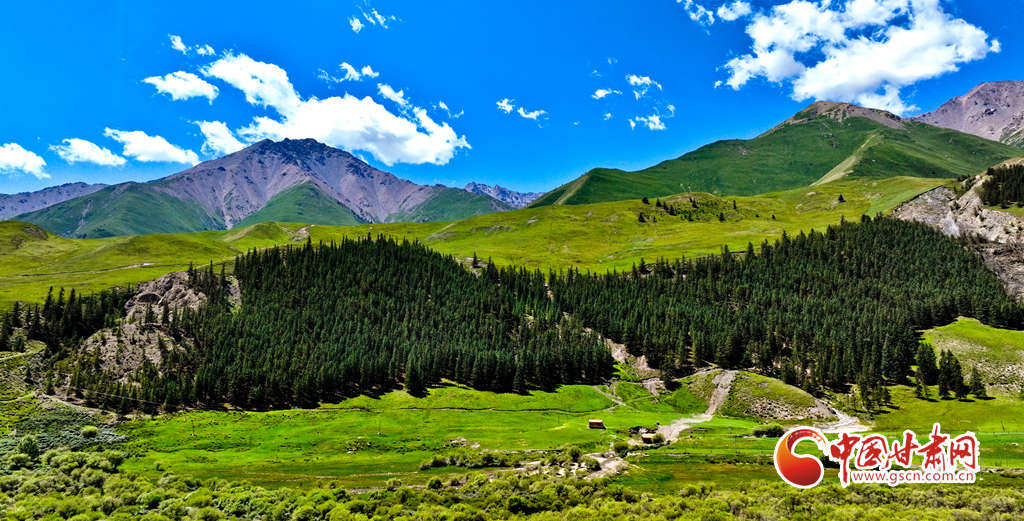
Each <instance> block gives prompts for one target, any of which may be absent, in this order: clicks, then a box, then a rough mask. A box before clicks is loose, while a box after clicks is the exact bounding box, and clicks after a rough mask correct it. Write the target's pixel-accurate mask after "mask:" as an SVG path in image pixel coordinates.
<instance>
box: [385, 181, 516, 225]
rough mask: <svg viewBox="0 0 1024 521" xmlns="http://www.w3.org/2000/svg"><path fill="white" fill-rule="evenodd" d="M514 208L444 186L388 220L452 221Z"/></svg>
mask: <svg viewBox="0 0 1024 521" xmlns="http://www.w3.org/2000/svg"><path fill="white" fill-rule="evenodd" d="M514 209H515V208H513V207H512V206H509V205H507V204H505V203H503V202H501V201H499V200H497V199H495V198H493V197H491V196H488V195H477V194H472V193H469V192H467V191H465V190H460V189H458V188H442V189H441V190H439V191H437V192H435V193H434V195H433V196H432V197H431V198H430V199H427V200H426V201H424V202H423V203H420V204H419V205H418V206H416V207H414V208H413V209H411V210H409V211H408V212H398V213H395V214H391V215H390V216H388V222H412V223H426V222H450V221H458V220H459V219H465V218H467V217H475V216H477V215H486V214H489V213H494V212H507V211H509V210H514Z"/></svg>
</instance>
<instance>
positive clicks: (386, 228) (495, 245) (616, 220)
mask: <svg viewBox="0 0 1024 521" xmlns="http://www.w3.org/2000/svg"><path fill="white" fill-rule="evenodd" d="M940 183H941V181H940V180H934V179H912V178H893V179H880V180H877V181H875V180H856V179H842V180H839V181H837V182H833V183H828V184H827V185H823V186H820V187H814V188H813V189H811V188H804V189H799V190H790V191H788V192H779V193H774V194H766V195H761V196H756V197H736V198H730V199H719V198H715V197H713V196H710V195H707V194H695V195H693V197H694V199H695V200H696V201H698V202H699V204H700V205H702V206H703V207H704V208H705V210H706V211H702V213H701V214H700V215H699V216H698V218H697V219H695V220H694V221H693V222H690V221H687V220H685V219H683V218H681V217H678V216H677V217H671V216H668V215H667V214H666V213H665V212H664V211H663V210H660V209H658V208H655V206H654V201H651V204H650V205H644V204H642V203H641V202H640V201H621V202H614V203H603V204H595V205H584V206H547V207H543V208H527V209H523V210H516V211H509V212H500V213H495V214H490V215H482V216H478V217H472V218H468V219H464V220H462V221H458V222H454V223H391V224H366V225H361V226H351V227H335V226H309V225H303V224H280V223H261V224H257V225H253V226H250V227H246V228H239V229H235V230H228V231H212V232H200V233H189V234H168V235H164V234H154V235H145V236H131V237H110V238H104V239H86V240H72V239H65V238H62V237H59V236H55V235H53V234H51V233H47V232H45V231H43V230H42V229H40V228H38V227H36V226H31V225H27V224H26V223H18V222H13V221H2V222H0V257H2V262H0V306H4V307H6V306H8V305H10V302H12V301H13V300H21V301H34V302H38V301H40V300H41V299H42V298H44V297H45V296H46V290H47V288H49V287H50V286H53V285H58V286H60V285H63V286H66V287H76V288H79V290H85V291H99V290H101V289H106V288H108V287H110V286H113V285H126V284H128V283H137V282H140V281H146V280H152V279H154V278H156V277H159V276H160V275H163V274H165V273H168V272H171V271H178V270H182V269H185V268H186V267H188V264H189V262H194V263H196V264H206V263H208V262H210V261H213V262H222V261H226V260H230V259H232V258H234V256H235V255H236V254H237V253H239V252H243V251H246V250H248V249H250V248H265V247H269V246H273V245H277V244H289V243H293V244H294V243H297V242H302V241H305V240H306V238H307V237H309V238H311V239H312V240H313V241H320V240H323V241H330V240H332V239H340V238H341V237H344V236H349V237H355V236H365V235H366V234H368V233H369V234H374V235H376V234H385V235H391V236H394V237H396V238H408V239H410V240H423V241H425V242H426V243H427V244H429V245H430V246H431V247H432V248H434V249H437V250H438V251H441V252H442V253H451V254H454V255H456V256H458V257H460V258H468V257H472V255H473V253H474V252H475V253H477V255H478V256H480V257H481V258H483V259H485V260H486V259H487V258H488V257H491V258H493V260H494V261H495V262H498V263H500V264H503V265H507V264H516V265H522V266H527V267H531V268H540V269H542V270H547V269H555V270H557V269H565V268H568V267H570V266H576V267H579V268H581V269H590V270H596V271H605V270H611V269H619V270H622V269H628V268H630V267H631V266H632V265H633V263H636V262H639V260H640V259H641V258H646V259H647V260H652V259H656V258H658V257H666V258H677V257H680V256H687V257H693V256H703V255H707V254H710V253H718V252H719V251H720V249H721V247H722V245H728V246H729V247H730V248H731V249H733V250H737V249H742V248H744V247H746V245H747V243H748V242H753V243H759V242H761V241H763V240H765V239H774V238H777V237H779V236H780V235H781V234H782V232H783V231H786V232H788V233H791V234H796V233H799V231H800V230H809V229H811V228H815V229H823V228H825V227H826V226H828V225H829V224H833V223H838V222H839V221H840V219H842V218H846V219H856V218H858V217H859V216H860V215H862V214H865V213H868V214H872V215H874V214H875V213H877V212H883V211H887V210H890V209H892V208H893V207H894V206H895V205H896V204H898V203H900V202H901V201H904V200H906V199H909V198H911V197H913V196H915V195H917V194H919V193H921V192H924V191H927V190H929V189H931V188H933V187H935V186H937V185H938V184H940ZM839 195H843V197H844V199H845V200H846V202H845V203H839V202H838V197H839ZM690 197H691V196H690V195H679V196H674V197H669V198H666V199H665V200H666V201H668V202H669V203H671V204H674V205H676V206H679V207H683V206H686V205H689V204H690V203H689V198H690ZM734 200H735V201H736V208H737V209H736V210H733V209H732V201H734ZM714 208H720V209H721V212H719V211H717V210H714ZM640 213H644V214H646V215H647V216H649V217H651V218H650V219H648V220H647V221H648V222H644V223H641V222H639V220H638V215H639V214H640ZM718 213H723V214H724V216H725V218H726V220H725V221H724V222H720V221H719V220H718ZM773 215H774V216H775V218H774V219H773V218H772V216H773Z"/></svg>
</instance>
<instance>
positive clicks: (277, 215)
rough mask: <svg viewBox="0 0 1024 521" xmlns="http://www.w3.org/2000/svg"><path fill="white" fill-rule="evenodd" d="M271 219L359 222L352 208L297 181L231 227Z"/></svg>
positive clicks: (327, 223) (243, 226)
mask: <svg viewBox="0 0 1024 521" xmlns="http://www.w3.org/2000/svg"><path fill="white" fill-rule="evenodd" d="M275 221H276V222H280V221H299V222H303V223H308V224H326V225H334V226H356V225H359V224H363V221H362V220H360V219H359V217H356V214H354V213H352V210H349V209H348V208H346V207H345V206H343V205H342V204H341V203H339V202H337V201H335V200H334V199H331V198H330V197H328V196H327V195H326V194H324V193H323V192H322V191H321V190H320V189H319V188H317V187H316V186H314V185H313V184H312V183H299V184H297V185H295V186H293V187H291V188H288V189H287V190H285V191H283V192H281V193H279V194H277V195H275V196H274V197H272V198H271V199H270V200H269V201H267V204H266V205H265V206H264V207H263V208H260V209H259V210H257V211H256V213H254V214H252V215H250V216H248V217H246V218H245V219H242V220H241V221H239V222H238V223H237V224H236V225H235V226H234V228H245V227H246V226H251V225H253V224H258V223H262V222H275Z"/></svg>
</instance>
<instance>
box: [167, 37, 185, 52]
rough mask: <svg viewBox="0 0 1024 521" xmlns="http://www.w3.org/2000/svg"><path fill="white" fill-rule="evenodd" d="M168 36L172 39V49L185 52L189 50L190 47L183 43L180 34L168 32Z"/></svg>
mask: <svg viewBox="0 0 1024 521" xmlns="http://www.w3.org/2000/svg"><path fill="white" fill-rule="evenodd" d="M167 37H168V38H170V39H171V49H174V50H175V51H181V52H183V53H187V52H188V47H187V46H186V45H185V44H184V43H182V41H181V37H180V36H175V35H173V34H168V35H167Z"/></svg>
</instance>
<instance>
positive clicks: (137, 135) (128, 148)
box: [103, 128, 199, 165]
mask: <svg viewBox="0 0 1024 521" xmlns="http://www.w3.org/2000/svg"><path fill="white" fill-rule="evenodd" d="M103 135H104V136H107V137H109V138H113V139H114V140H116V141H118V142H120V143H121V144H122V145H124V152H123V155H125V156H128V157H133V158H135V159H137V160H139V161H143V162H147V163H191V164H193V165H194V164H196V163H198V162H199V156H197V155H196V153H195V152H193V151H191V150H186V149H184V148H181V147H177V146H174V145H172V144H170V143H168V142H167V140H166V139H164V138H162V137H160V136H150V135H147V134H146V133H145V132H143V131H141V130H134V131H131V132H128V131H124V130H117V129H112V128H106V129H104V130H103Z"/></svg>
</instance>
